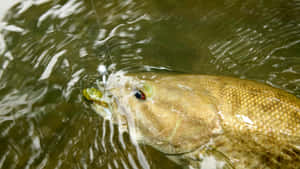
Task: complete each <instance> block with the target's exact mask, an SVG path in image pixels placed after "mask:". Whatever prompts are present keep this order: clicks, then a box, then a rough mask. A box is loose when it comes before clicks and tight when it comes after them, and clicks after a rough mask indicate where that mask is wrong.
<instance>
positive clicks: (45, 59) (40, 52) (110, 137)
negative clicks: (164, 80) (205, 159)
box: [0, 0, 300, 169]
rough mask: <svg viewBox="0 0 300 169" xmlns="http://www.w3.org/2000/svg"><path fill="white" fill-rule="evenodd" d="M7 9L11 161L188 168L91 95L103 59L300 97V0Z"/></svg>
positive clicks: (3, 127)
mask: <svg viewBox="0 0 300 169" xmlns="http://www.w3.org/2000/svg"><path fill="white" fill-rule="evenodd" d="M2 3H3V5H5V3H4V2H1V3H0V4H2ZM2 12H3V11H2ZM3 13H5V15H4V16H3V18H2V21H1V22H0V31H1V33H0V168H3V169H4V168H5V169H6V168H18V169H19V168H28V169H29V168H49V169H50V168H51V169H53V168H61V169H62V168H65V169H69V168H108V169H110V168H133V169H135V168H154V169H155V168H160V169H171V168H172V169H173V168H181V166H177V165H176V164H174V163H173V162H171V161H169V160H168V159H167V158H165V157H164V155H163V154H161V153H159V152H157V151H155V150H153V149H152V148H151V147H147V146H136V145H134V144H132V143H131V142H130V141H129V137H128V135H126V134H124V135H121V134H120V133H119V132H118V129H117V127H116V126H113V125H112V124H110V122H108V121H104V120H103V119H102V118H101V117H100V116H99V115H97V114H95V112H94V111H93V110H92V109H91V108H90V106H89V105H88V104H87V103H85V102H84V101H83V98H82V94H81V91H82V89H83V88H85V87H88V86H95V85H96V80H97V79H99V80H101V79H102V77H103V74H101V73H100V72H99V71H98V67H99V66H100V65H102V66H105V67H106V68H107V69H108V74H109V73H110V72H111V71H116V70H130V71H145V70H147V71H148V70H154V71H155V70H160V69H167V70H170V71H180V72H188V73H200V74H216V75H230V76H236V77H241V78H246V79H253V80H257V81H261V82H265V83H268V84H271V85H273V86H276V87H278V88H282V89H284V90H286V91H288V92H290V93H292V94H294V95H296V96H298V97H300V1H298V0H282V1H280V0H277V1H272V2H271V1H268V2H265V1H250V0H248V1H242V0H241V1H237V0H230V1H226V0H224V1H221V0H216V1H204V0H203V1H200V0H197V1H196V0H192V1H188V2H186V1H179V0H178V1H176V0H165V1H159V0H147V1H138V0H124V1H121V0H120V1H117V0H114V1H108V0H85V1H82V0H53V1H50V0H49V1H47V0H23V1H21V2H15V3H14V4H13V6H12V7H10V8H9V9H7V10H5V12H3Z"/></svg>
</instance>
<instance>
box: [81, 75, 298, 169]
mask: <svg viewBox="0 0 300 169" xmlns="http://www.w3.org/2000/svg"><path fill="white" fill-rule="evenodd" d="M104 88H105V89H104V95H106V96H105V97H104V96H102V95H101V94H99V97H98V98H97V97H96V98H97V99H98V100H97V99H91V98H89V100H92V101H93V100H95V101H94V103H93V107H94V109H95V111H96V112H98V113H99V114H101V115H102V116H103V117H106V118H109V119H111V120H112V121H113V122H114V123H116V124H119V125H120V126H122V128H123V130H124V131H126V132H129V134H130V136H131V137H132V138H134V139H135V140H136V141H137V142H138V143H140V144H146V145H150V146H152V147H153V148H155V149H157V150H158V151H160V152H162V153H164V154H165V155H166V156H167V157H168V158H170V159H171V160H173V161H174V162H176V163H177V164H179V165H182V166H189V167H190V168H195V169H196V168H197V169H200V168H201V169H202V168H203V169H207V168H224V169H225V168H226V169H227V168H235V169H254V168H255V169H257V168H261V169H273V168H284V169H299V168H300V99H299V98H297V97H296V96H294V95H292V94H290V93H288V92H286V91H284V90H282V89H278V88H275V87H272V86H270V85H267V84H263V83H260V82H256V81H252V80H245V79H239V78H234V77H227V76H214V75H198V74H168V73H155V72H145V73H135V74H134V73H125V72H122V71H119V72H116V73H114V74H111V75H110V76H109V78H108V80H107V83H106V84H105V87H104ZM105 93H107V94H105ZM85 95H86V96H88V94H87V93H85ZM104 98H106V101H105V99H104ZM107 98H109V99H107ZM101 99H102V100H101ZM103 103H105V104H103ZM103 105H105V106H103ZM104 109H109V113H108V111H103V110H104Z"/></svg>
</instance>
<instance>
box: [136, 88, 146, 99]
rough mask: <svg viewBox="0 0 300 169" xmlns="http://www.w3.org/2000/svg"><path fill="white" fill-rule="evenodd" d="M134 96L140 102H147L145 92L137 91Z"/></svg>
mask: <svg viewBox="0 0 300 169" xmlns="http://www.w3.org/2000/svg"><path fill="white" fill-rule="evenodd" d="M134 96H135V97H136V98H137V99H139V100H146V95H145V93H144V92H143V91H141V90H136V91H135V93H134Z"/></svg>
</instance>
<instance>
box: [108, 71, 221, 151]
mask: <svg viewBox="0 0 300 169" xmlns="http://www.w3.org/2000/svg"><path fill="white" fill-rule="evenodd" d="M189 78H193V77H192V76H191V77H184V78H183V77H182V76H179V75H178V76H176V75H164V74H155V73H139V74H125V73H123V72H118V73H115V74H112V75H110V77H109V79H108V81H107V85H106V90H107V91H108V92H109V93H110V94H111V95H112V98H113V101H112V105H113V106H112V107H113V108H112V114H113V115H112V117H114V119H118V120H114V121H121V123H122V124H125V123H126V124H127V128H128V131H129V134H130V135H131V136H134V137H135V139H136V140H138V141H139V142H142V143H146V144H148V145H151V146H153V147H155V148H157V149H158V150H160V151H162V152H164V153H167V154H178V153H185V152H190V151H193V150H195V149H197V148H199V147H201V146H203V145H205V144H209V141H210V139H211V138H212V137H213V136H215V135H218V134H220V133H221V132H222V131H221V130H222V129H221V127H220V125H219V116H218V110H217V107H216V100H215V99H214V98H213V97H211V96H210V95H209V93H207V91H205V90H202V89H200V90H199V89H197V90H196V89H195V88H196V87H198V85H197V84H194V83H192V82H191V81H189ZM120 119H121V120H120ZM124 121H126V122H125V123H124ZM119 124H120V123H119Z"/></svg>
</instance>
